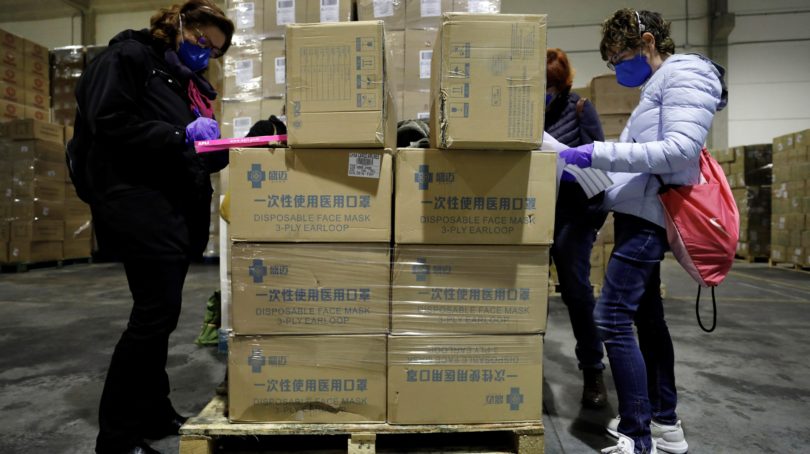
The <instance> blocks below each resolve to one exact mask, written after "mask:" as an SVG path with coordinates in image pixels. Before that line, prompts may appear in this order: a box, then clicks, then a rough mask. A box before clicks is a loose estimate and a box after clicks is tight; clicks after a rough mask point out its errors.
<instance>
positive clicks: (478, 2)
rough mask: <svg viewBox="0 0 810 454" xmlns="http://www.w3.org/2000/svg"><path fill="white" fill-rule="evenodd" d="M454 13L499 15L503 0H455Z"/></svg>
mask: <svg viewBox="0 0 810 454" xmlns="http://www.w3.org/2000/svg"><path fill="white" fill-rule="evenodd" d="M453 11H455V12H458V13H478V14H497V13H500V12H501V0H453Z"/></svg>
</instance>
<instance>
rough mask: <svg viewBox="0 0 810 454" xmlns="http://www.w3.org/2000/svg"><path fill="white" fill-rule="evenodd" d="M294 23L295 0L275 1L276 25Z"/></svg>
mask: <svg viewBox="0 0 810 454" xmlns="http://www.w3.org/2000/svg"><path fill="white" fill-rule="evenodd" d="M294 23H295V0H277V2H276V25H287V24H294Z"/></svg>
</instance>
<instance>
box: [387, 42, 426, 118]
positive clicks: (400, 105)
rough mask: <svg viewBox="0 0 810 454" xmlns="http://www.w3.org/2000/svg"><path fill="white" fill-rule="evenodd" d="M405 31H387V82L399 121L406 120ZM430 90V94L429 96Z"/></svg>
mask: <svg viewBox="0 0 810 454" xmlns="http://www.w3.org/2000/svg"><path fill="white" fill-rule="evenodd" d="M405 33H406V32H405V31H401V30H391V31H389V30H386V31H385V51H386V56H385V57H386V59H387V62H386V73H385V77H386V82H388V86H389V87H390V92H391V97H392V98H393V101H392V105H393V108H394V112H395V113H396V115H395V117H396V119H397V121H400V120H404V119H405V117H404V106H405V104H404V102H405V101H404V99H403V96H404V95H405V80H406V79H405ZM429 91H430V90H429V89H428V94H429Z"/></svg>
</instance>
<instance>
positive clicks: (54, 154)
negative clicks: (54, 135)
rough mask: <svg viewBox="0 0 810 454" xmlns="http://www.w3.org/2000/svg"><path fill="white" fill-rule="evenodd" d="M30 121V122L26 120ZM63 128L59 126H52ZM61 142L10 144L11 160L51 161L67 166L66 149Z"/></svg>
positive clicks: (19, 142) (38, 141)
mask: <svg viewBox="0 0 810 454" xmlns="http://www.w3.org/2000/svg"><path fill="white" fill-rule="evenodd" d="M26 121H28V120H26ZM46 124H48V125H49V126H55V127H56V128H61V126H59V125H51V124H50V123H46ZM64 147H65V146H64V144H63V143H61V142H52V141H50V140H39V139H29V140H14V141H11V142H9V150H10V154H11V159H12V160H14V161H21V160H24V161H49V162H53V163H57V164H62V166H65V165H66V164H65V148H64Z"/></svg>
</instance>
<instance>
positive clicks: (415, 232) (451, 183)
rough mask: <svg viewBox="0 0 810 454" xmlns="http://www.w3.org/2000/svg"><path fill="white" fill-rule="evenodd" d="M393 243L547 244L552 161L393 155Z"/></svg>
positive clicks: (543, 156) (476, 153)
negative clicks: (394, 161) (394, 192)
mask: <svg viewBox="0 0 810 454" xmlns="http://www.w3.org/2000/svg"><path fill="white" fill-rule="evenodd" d="M395 160H396V177H395V181H396V188H395V191H396V194H395V213H394V216H395V220H396V221H395V232H394V241H395V242H396V243H398V244H550V243H551V242H552V239H553V231H554V204H555V199H556V185H555V174H556V154H554V153H548V152H542V151H532V152H527V153H512V152H503V151H483V150H472V151H469V150H467V151H461V150H454V151H452V152H445V151H441V150H436V149H420V148H401V149H399V150H397V154H396V157H395Z"/></svg>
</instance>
